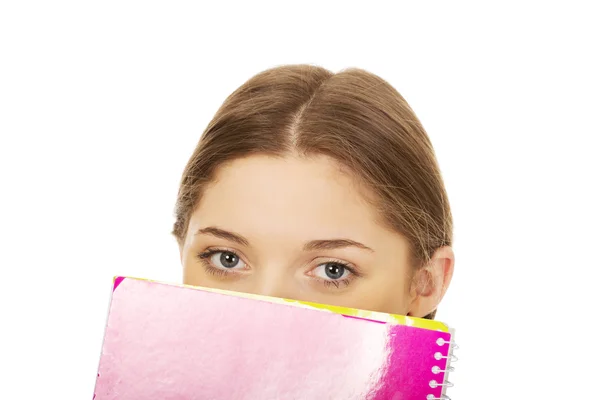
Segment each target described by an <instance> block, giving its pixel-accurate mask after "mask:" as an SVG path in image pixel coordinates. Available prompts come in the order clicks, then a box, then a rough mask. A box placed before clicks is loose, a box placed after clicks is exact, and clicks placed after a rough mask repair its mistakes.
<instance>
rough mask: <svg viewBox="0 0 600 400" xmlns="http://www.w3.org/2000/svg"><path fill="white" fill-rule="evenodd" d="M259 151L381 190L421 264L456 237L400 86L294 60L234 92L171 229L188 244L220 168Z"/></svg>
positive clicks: (387, 219) (426, 145)
mask: <svg viewBox="0 0 600 400" xmlns="http://www.w3.org/2000/svg"><path fill="white" fill-rule="evenodd" d="M252 154H265V155H273V156H285V155H289V154H298V155H303V156H310V155H327V156H329V157H332V158H333V159H335V160H337V161H338V162H339V163H340V164H341V165H342V166H344V167H345V168H346V169H348V170H350V171H352V173H353V174H354V175H355V177H356V178H357V179H358V180H359V181H360V182H362V183H364V184H366V186H367V187H368V188H370V189H371V190H372V192H373V193H375V194H376V201H375V203H374V205H375V206H376V208H377V210H378V211H380V215H381V217H382V220H383V221H384V223H385V224H387V225H388V226H389V227H391V228H392V229H394V230H395V231H397V232H399V233H401V234H403V235H404V236H405V237H406V238H407V239H408V241H409V243H410V245H411V250H412V258H413V261H414V267H415V268H420V267H423V266H424V265H426V264H427V262H428V261H429V260H430V258H431V256H432V255H433V253H434V252H435V250H436V249H438V248H440V247H442V246H446V245H448V246H449V245H451V242H452V215H451V212H450V206H449V202H448V198H447V194H446V190H445V187H444V183H443V180H442V176H441V173H440V170H439V166H438V163H437V160H436V157H435V153H434V150H433V147H432V145H431V142H430V140H429V138H428V136H427V133H426V132H425V130H424V129H423V126H422V125H421V123H420V122H419V120H418V119H417V117H416V115H415V113H414V112H413V110H412V109H411V108H410V107H409V105H408V103H407V102H406V101H405V100H404V98H403V97H402V96H401V95H400V93H398V92H397V91H396V90H395V89H394V88H393V87H392V86H391V85H390V84H389V83H387V82H386V81H385V80H383V79H381V78H380V77H378V76H376V75H374V74H372V73H369V72H367V71H364V70H361V69H356V68H352V69H346V70H343V71H341V72H339V73H337V74H334V73H332V72H330V71H328V70H326V69H324V68H321V67H316V66H311V65H286V66H280V67H276V68H272V69H268V70H266V71H263V72H261V73H259V74H257V75H255V76H254V77H252V78H251V79H250V80H248V81H247V82H246V83H244V84H243V85H242V86H240V87H239V88H238V89H237V90H236V91H234V92H233V93H232V94H231V95H230V96H229V97H228V98H227V99H226V100H225V102H224V103H223V105H222V106H221V107H220V108H219V110H218V111H217V113H216V115H215V116H214V118H213V119H212V121H211V122H210V123H209V125H208V127H207V128H206V130H205V131H204V133H203V135H202V137H201V138H200V141H199V143H198V145H197V147H196V149H195V151H194V153H193V154H192V156H191V158H190V160H189V162H188V164H187V166H186V168H185V171H184V172H183V177H182V180H181V186H180V189H179V194H178V198H177V205H176V209H175V216H176V221H175V224H174V229H173V234H174V235H175V237H176V238H177V240H178V241H179V243H180V244H181V243H183V241H184V238H185V235H186V231H187V226H188V223H189V220H190V216H191V214H192V212H193V211H194V208H195V207H196V205H197V204H198V202H199V199H200V197H201V195H202V189H203V187H204V186H205V185H206V184H207V183H208V182H210V181H211V179H212V178H213V176H214V173H215V170H216V169H217V168H218V167H219V166H220V165H222V164H223V163H225V162H227V161H231V160H234V159H237V158H241V157H245V156H248V155H252ZM434 316H435V311H434V312H433V313H431V314H430V315H428V316H427V317H426V318H433V317H434Z"/></svg>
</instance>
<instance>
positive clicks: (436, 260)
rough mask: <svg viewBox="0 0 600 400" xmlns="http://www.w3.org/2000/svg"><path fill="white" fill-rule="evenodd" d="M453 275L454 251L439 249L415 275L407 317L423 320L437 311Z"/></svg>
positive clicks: (447, 248)
mask: <svg viewBox="0 0 600 400" xmlns="http://www.w3.org/2000/svg"><path fill="white" fill-rule="evenodd" d="M453 273H454V251H453V250H452V248H451V247H449V246H444V247H440V248H439V249H437V250H436V251H435V253H434V254H433V256H432V257H431V260H430V262H429V263H428V264H427V265H426V266H425V267H423V268H421V269H420V270H418V271H417V272H416V273H415V275H414V279H413V282H412V284H411V290H410V295H411V303H410V307H409V311H408V315H410V316H413V317H418V318H423V317H425V316H426V315H428V314H430V313H432V312H433V311H435V310H436V309H437V306H438V304H440V302H441V301H442V298H443V297H444V295H445V294H446V291H447V290H448V286H449V285H450V281H451V280H452V274H453Z"/></svg>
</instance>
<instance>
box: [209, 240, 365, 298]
mask: <svg viewBox="0 0 600 400" xmlns="http://www.w3.org/2000/svg"><path fill="white" fill-rule="evenodd" d="M223 252H227V253H232V254H235V255H236V256H237V257H238V258H239V259H240V260H242V257H240V255H239V254H238V253H236V252H235V251H232V250H229V249H219V248H212V249H207V250H205V251H203V252H201V253H198V254H197V258H198V260H200V261H201V262H202V264H203V265H204V268H205V269H206V272H208V273H210V274H212V275H215V276H219V277H224V276H227V275H230V274H235V272H229V271H227V270H224V269H221V268H216V267H214V266H213V265H212V264H211V262H210V258H211V257H212V256H213V255H215V254H217V253H223ZM323 264H337V265H341V266H342V267H344V269H346V270H348V272H350V275H351V276H350V277H349V278H345V279H341V280H337V281H336V280H325V279H320V278H313V279H315V280H320V281H321V282H322V283H323V285H324V286H325V287H328V288H330V287H332V286H335V287H336V288H337V289H339V288H340V286H341V285H343V286H344V287H347V286H348V285H350V283H351V282H352V280H353V279H354V278H357V277H360V276H362V275H361V274H360V273H359V272H358V271H356V269H355V268H354V267H353V266H352V265H351V264H349V263H347V262H345V261H340V260H333V259H332V260H327V261H324V262H321V263H319V265H323ZM319 265H318V266H319Z"/></svg>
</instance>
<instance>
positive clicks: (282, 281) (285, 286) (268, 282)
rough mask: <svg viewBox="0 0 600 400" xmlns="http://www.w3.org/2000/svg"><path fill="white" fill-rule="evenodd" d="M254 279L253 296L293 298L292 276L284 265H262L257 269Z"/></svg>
mask: <svg viewBox="0 0 600 400" xmlns="http://www.w3.org/2000/svg"><path fill="white" fill-rule="evenodd" d="M255 279H256V280H255V284H254V293H255V294H259V295H262V296H272V297H284V298H293V293H292V292H293V286H294V282H293V281H294V276H293V272H292V271H291V270H290V269H288V267H287V266H286V265H285V264H282V263H281V262H279V263H273V262H272V263H264V264H262V265H260V266H259V267H258V270H257V272H256V275H255Z"/></svg>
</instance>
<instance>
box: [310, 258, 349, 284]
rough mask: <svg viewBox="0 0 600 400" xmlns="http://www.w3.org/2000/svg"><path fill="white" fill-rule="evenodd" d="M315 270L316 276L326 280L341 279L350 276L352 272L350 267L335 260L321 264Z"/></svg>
mask: <svg viewBox="0 0 600 400" xmlns="http://www.w3.org/2000/svg"><path fill="white" fill-rule="evenodd" d="M314 271H315V272H314V274H315V276H316V277H318V278H321V279H324V280H326V281H339V280H342V279H346V278H348V276H349V275H350V274H351V272H350V270H349V269H348V267H345V266H344V265H342V264H340V263H335V262H328V263H325V264H321V265H319V266H318V267H317V268H315V270H314Z"/></svg>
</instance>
